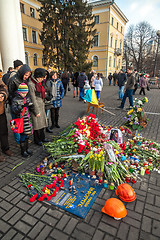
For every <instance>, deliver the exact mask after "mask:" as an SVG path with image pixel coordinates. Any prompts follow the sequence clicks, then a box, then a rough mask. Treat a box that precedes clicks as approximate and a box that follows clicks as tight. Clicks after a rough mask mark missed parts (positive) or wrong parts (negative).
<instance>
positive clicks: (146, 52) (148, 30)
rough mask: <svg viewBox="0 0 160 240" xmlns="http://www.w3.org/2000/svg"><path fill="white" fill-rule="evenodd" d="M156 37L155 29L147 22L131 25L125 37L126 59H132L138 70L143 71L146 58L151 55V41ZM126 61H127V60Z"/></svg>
mask: <svg viewBox="0 0 160 240" xmlns="http://www.w3.org/2000/svg"><path fill="white" fill-rule="evenodd" d="M154 37H155V31H154V30H153V28H152V27H151V25H150V24H149V23H147V22H140V23H138V24H137V25H136V26H134V25H131V26H130V27H129V29H128V32H127V34H126V37H125V44H124V46H125V51H124V53H125V52H126V53H125V55H126V56H124V57H125V59H126V60H127V61H128V59H130V60H131V61H132V63H133V65H134V66H135V67H136V69H137V70H138V71H142V70H143V68H144V64H145V61H146V59H147V58H148V57H149V56H150V55H151V51H152V45H151V44H150V41H151V40H152V39H153V38H154ZM127 61H126V62H127Z"/></svg>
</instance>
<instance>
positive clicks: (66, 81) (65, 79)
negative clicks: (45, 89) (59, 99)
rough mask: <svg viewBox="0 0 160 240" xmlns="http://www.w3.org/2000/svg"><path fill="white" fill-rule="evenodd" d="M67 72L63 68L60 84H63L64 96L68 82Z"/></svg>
mask: <svg viewBox="0 0 160 240" xmlns="http://www.w3.org/2000/svg"><path fill="white" fill-rule="evenodd" d="M69 76H70V75H69V73H68V72H67V71H66V70H64V72H63V73H62V77H61V78H62V84H63V88H64V96H66V92H67V86H68V84H69Z"/></svg>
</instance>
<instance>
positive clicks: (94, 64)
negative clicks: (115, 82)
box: [93, 56, 98, 67]
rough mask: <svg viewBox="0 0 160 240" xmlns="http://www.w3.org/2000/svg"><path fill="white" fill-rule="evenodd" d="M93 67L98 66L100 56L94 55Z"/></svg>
mask: <svg viewBox="0 0 160 240" xmlns="http://www.w3.org/2000/svg"><path fill="white" fill-rule="evenodd" d="M93 67H98V57H97V56H94V58H93Z"/></svg>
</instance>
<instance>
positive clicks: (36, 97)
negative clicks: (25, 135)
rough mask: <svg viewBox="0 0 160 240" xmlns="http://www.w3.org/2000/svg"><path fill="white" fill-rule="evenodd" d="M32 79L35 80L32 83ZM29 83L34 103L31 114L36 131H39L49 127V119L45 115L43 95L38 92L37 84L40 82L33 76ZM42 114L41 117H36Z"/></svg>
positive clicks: (30, 94)
mask: <svg viewBox="0 0 160 240" xmlns="http://www.w3.org/2000/svg"><path fill="white" fill-rule="evenodd" d="M31 78H32V79H33V80H34V82H35V83H34V82H32V80H31ZM31 78H30V79H29V81H28V88H29V96H30V99H31V101H32V103H33V112H31V117H32V121H33V127H34V130H39V129H42V128H45V127H47V125H48V124H47V118H46V114H45V105H44V100H43V99H42V94H41V93H38V92H37V90H36V83H38V81H37V80H36V79H35V78H34V77H33V76H32V77H31ZM39 113H40V117H36V115H37V114H39Z"/></svg>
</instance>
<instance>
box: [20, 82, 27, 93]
mask: <svg viewBox="0 0 160 240" xmlns="http://www.w3.org/2000/svg"><path fill="white" fill-rule="evenodd" d="M18 93H28V86H27V85H26V84H25V83H21V84H20V85H19V87H18Z"/></svg>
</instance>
